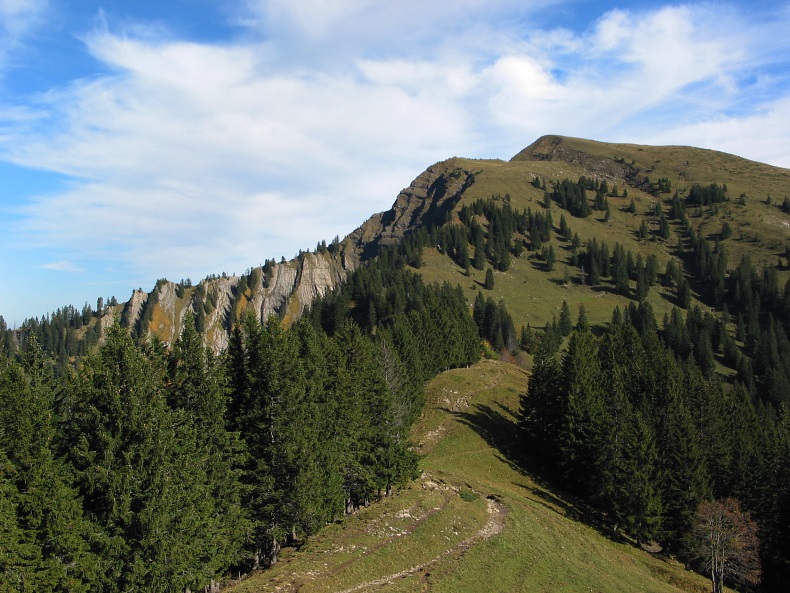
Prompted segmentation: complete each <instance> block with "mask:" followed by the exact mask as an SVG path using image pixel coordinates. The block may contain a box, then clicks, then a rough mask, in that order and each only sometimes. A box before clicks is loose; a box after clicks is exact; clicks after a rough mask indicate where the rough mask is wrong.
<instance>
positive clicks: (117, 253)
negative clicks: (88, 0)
mask: <svg viewBox="0 0 790 593" xmlns="http://www.w3.org/2000/svg"><path fill="white" fill-rule="evenodd" d="M535 6H536V5H535V4H533V5H530V6H527V8H523V7H522V6H521V4H520V3H517V2H515V1H511V0H501V1H500V2H497V3H495V4H492V5H489V3H487V2H483V0H467V1H465V2H463V3H422V2H419V3H418V2H417V1H416V0H408V1H407V2H405V3H391V2H386V3H385V2H374V1H372V0H371V1H359V2H322V1H318V0H314V1H311V2H285V1H284V0H283V1H279V0H278V1H272V2H266V3H257V4H256V5H255V10H254V11H250V13H248V14H251V15H252V16H253V17H254V19H253V22H250V23H248V25H249V26H250V27H253V26H257V27H259V28H260V29H261V30H262V31H263V32H264V34H262V35H261V36H260V37H257V36H253V37H252V39H250V37H248V36H245V37H244V38H243V39H241V40H236V41H233V42H227V43H224V44H208V43H204V44H199V43H194V42H188V41H182V40H178V39H170V38H165V37H163V36H161V35H157V34H156V31H152V30H147V31H146V32H145V34H138V35H134V34H126V35H120V34H115V33H113V32H112V31H111V28H112V27H111V26H110V25H108V26H104V25H102V26H100V27H99V28H98V29H97V31H96V32H95V33H94V34H92V35H89V36H87V37H86V38H85V39H86V44H87V45H86V47H87V48H88V50H89V51H90V52H91V54H92V55H93V56H94V57H95V58H96V60H97V61H98V62H100V63H101V64H102V66H103V67H104V68H105V69H107V70H109V71H110V73H109V74H104V75H101V76H96V77H93V78H90V79H84V80H76V81H74V82H73V83H72V84H70V85H68V86H66V87H63V88H58V89H53V90H51V91H50V92H47V93H45V94H42V95H41V96H39V97H38V98H37V99H36V101H35V102H34V103H33V104H31V105H30V106H27V107H24V108H20V107H15V106H6V107H4V108H2V109H0V158H3V159H5V160H10V161H12V162H15V163H17V164H20V165H25V166H30V167H36V168H42V169H47V170H51V171H55V172H59V173H63V174H66V175H70V176H73V177H74V178H75V179H74V181H73V183H72V185H71V186H70V187H69V188H68V189H67V190H66V191H64V192H62V193H60V194H55V195H50V196H47V197H42V198H39V199H36V200H33V201H31V202H30V203H29V204H28V206H27V207H26V208H25V209H24V211H23V213H24V215H25V220H24V226H20V227H17V228H16V233H17V236H18V238H24V239H25V241H28V242H30V243H31V244H32V245H34V246H36V247H42V248H43V247H50V248H51V249H53V250H57V251H58V252H63V253H68V254H69V256H70V257H71V256H72V255H73V257H72V259H73V260H75V261H84V260H85V259H86V258H89V257H98V258H100V259H103V260H105V261H108V262H116V263H117V262H120V263H123V264H124V265H129V266H131V267H132V268H133V269H134V270H135V271H136V272H137V273H138V274H139V275H147V276H148V277H149V278H156V277H159V276H162V275H167V276H170V277H173V278H179V277H185V276H188V275H191V276H193V277H197V276H200V275H202V274H206V273H212V272H218V271H221V270H226V271H231V272H232V271H241V270H242V269H244V268H245V267H246V266H248V265H253V264H257V263H259V262H261V261H262V260H263V259H265V258H268V257H278V256H279V255H285V256H286V257H290V256H292V255H293V254H294V253H295V252H296V250H297V249H298V248H309V247H312V246H314V245H315V243H316V242H317V241H319V240H321V239H327V240H330V239H331V238H332V237H333V236H334V235H335V234H339V235H341V236H342V235H344V234H345V233H347V232H350V231H351V230H353V229H354V228H355V227H356V226H357V225H359V224H360V223H362V222H363V221H364V219H365V218H367V217H368V216H369V215H370V214H372V213H374V212H376V211H380V210H383V209H385V208H387V207H389V205H390V204H391V203H392V201H393V200H394V198H395V196H396V194H397V192H398V191H399V190H400V189H401V188H402V187H403V186H405V185H407V184H408V183H409V182H410V181H411V179H412V178H413V177H415V176H416V175H417V174H419V173H420V172H421V171H422V170H423V169H424V168H425V167H426V166H427V165H429V164H431V163H433V162H435V161H437V160H440V159H443V158H447V157H449V156H451V155H460V156H472V157H476V156H497V157H508V156H510V155H512V154H515V152H517V151H518V150H520V149H521V148H523V147H524V146H526V145H527V144H529V143H530V142H532V141H533V140H534V139H535V138H536V137H537V136H539V135H541V134H544V133H560V134H568V135H575V136H585V137H591V138H596V139H601V140H626V141H632V142H652V141H658V142H660V143H673V144H677V143H684V144H695V145H703V146H708V147H710V148H719V149H725V150H731V151H732V152H735V153H737V154H745V153H744V151H743V150H739V147H743V146H748V147H749V153H748V154H747V156H751V157H752V158H763V156H762V155H765V156H764V158H765V160H768V161H769V162H775V163H782V164H785V165H787V164H788V163H790V152H788V148H787V142H786V139H787V137H788V136H789V135H790V117H788V112H789V111H790V109H788V99H786V97H787V93H786V90H785V89H783V88H782V84H784V81H783V80H782V75H783V73H782V72H780V73H779V74H777V73H774V72H772V71H771V69H770V68H769V66H770V64H771V63H773V62H775V61H777V60H780V61H781V60H783V59H786V58H784V57H783V56H784V55H787V53H786V52H785V53H784V54H782V52H780V51H779V49H785V50H786V49H787V47H786V46H787V42H786V41H784V39H785V38H784V37H783V36H779V37H778V38H771V40H770V41H767V42H766V43H760V37H761V35H762V30H761V28H760V27H762V26H763V25H764V24H765V23H764V22H761V23H757V24H753V23H751V22H750V21H749V20H748V18H747V16H748V15H743V14H740V15H737V14H736V15H734V16H733V14H732V13H726V12H721V10H720V9H719V8H718V7H715V6H712V5H703V6H697V7H693V6H680V7H667V8H661V9H658V10H652V11H640V12H634V11H626V10H616V11H612V12H609V13H607V14H605V15H602V16H601V17H600V18H599V19H598V20H597V21H596V22H594V23H591V24H590V26H589V28H588V29H586V30H582V31H575V32H574V31H572V30H571V29H569V28H551V29H540V28H536V27H535V26H528V21H525V20H520V19H519V18H516V17H518V16H519V15H523V14H525V11H528V10H532V9H534V8H535ZM783 14H784V16H783V17H781V18H779V17H777V18H776V19H775V20H776V21H778V22H776V23H773V24H772V25H771V26H772V27H773V28H772V29H771V31H779V30H781V29H782V26H783V25H786V24H787V19H788V14H786V13H783ZM504 16H509V17H513V18H509V19H504ZM736 17H737V18H736ZM489 19H490V20H489ZM782 19H784V20H782ZM505 20H507V24H503V23H504V21H505ZM525 23H526V24H525ZM758 25H759V26H758ZM388 44H391V47H390V46H389V45H388ZM421 44H422V45H421ZM752 72H756V74H757V75H756V76H754V77H752V78H753V79H751V78H750V76H749V74H750V73H752ZM747 79H748V81H747V82H744V81H745V80H747ZM745 84H748V85H749V86H748V89H749V91H748V93H749V94H748V95H747V94H745V91H744V88H746V87H744V85H745ZM753 92H756V94H752V93H753ZM777 92H780V95H779V97H778V98H777V97H774V96H772V95H776V93H777ZM752 97H757V100H756V104H755V105H751V104H750V100H751V98H752ZM19 116H22V117H19ZM750 130H751V131H752V133H751V134H750V133H749V131H750ZM754 130H758V131H760V133H761V136H762V138H763V141H762V143H761V144H762V146H758V143H757V142H756V141H753V142H752V141H751V140H750V138H755V137H756V135H755V134H754V133H753V132H754ZM739 142H740V143H739ZM730 147H731V148H730ZM751 151H754V152H751ZM56 257H59V256H56ZM51 259H53V260H54V259H56V258H55V257H53V258H51ZM65 261H66V260H64V262H65ZM69 261H71V260H69ZM58 263H63V262H59V261H58Z"/></svg>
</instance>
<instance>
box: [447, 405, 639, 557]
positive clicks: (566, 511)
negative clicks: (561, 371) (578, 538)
mask: <svg viewBox="0 0 790 593" xmlns="http://www.w3.org/2000/svg"><path fill="white" fill-rule="evenodd" d="M495 405H496V407H497V408H499V409H495V408H493V407H491V406H488V405H482V404H476V405H475V406H474V408H473V411H468V412H457V411H452V410H447V409H445V411H446V412H447V413H449V414H452V415H453V416H455V417H456V418H458V419H459V420H460V421H461V422H462V423H463V424H465V425H466V426H468V427H469V428H471V429H472V430H474V431H475V432H476V433H477V434H479V435H480V436H481V437H482V438H483V439H484V440H485V441H486V443H488V445H490V446H491V447H493V448H494V449H496V450H497V451H498V452H499V455H498V458H499V459H501V460H502V461H503V462H504V463H506V464H507V465H508V466H509V467H510V468H511V469H513V470H514V471H516V472H518V473H519V474H521V475H523V476H525V477H529V478H530V480H531V481H532V482H534V483H535V484H536V486H530V485H528V484H525V483H522V484H517V483H515V482H514V484H515V485H517V486H520V487H521V488H524V489H525V490H526V491H527V492H528V493H529V494H528V498H529V499H530V500H532V501H533V502H536V503H538V504H540V505H541V506H543V507H545V508H547V509H549V510H551V511H554V512H555V513H558V514H560V515H563V516H566V517H568V518H570V519H572V520H574V521H578V522H580V523H584V524H585V525H588V526H590V527H592V528H594V529H595V530H596V531H598V532H599V533H600V534H601V535H603V536H604V537H606V538H608V539H610V540H612V541H615V542H618V543H624V542H627V541H629V540H627V539H626V538H625V537H624V536H623V535H622V534H620V533H619V532H616V531H614V530H612V529H611V527H610V526H609V525H608V524H607V523H606V521H604V518H603V517H602V516H601V513H600V512H599V511H597V510H596V509H594V508H593V507H591V506H590V505H589V504H587V503H586V502H584V501H582V500H580V499H578V498H576V497H574V496H571V495H569V494H566V493H564V492H561V491H560V488H559V486H557V485H555V484H554V483H553V482H552V481H551V480H550V479H549V478H547V477H546V476H545V474H546V471H545V468H542V467H540V466H539V464H538V463H537V462H536V460H534V459H530V457H529V456H528V455H527V454H525V452H524V451H523V447H522V445H521V441H520V438H519V428H518V425H517V424H516V422H514V421H513V420H511V417H512V416H513V411H512V410H511V409H509V408H507V407H506V406H503V405H502V404H500V403H496V404H495ZM554 492H559V495H556V494H554Z"/></svg>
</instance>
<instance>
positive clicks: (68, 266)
mask: <svg viewBox="0 0 790 593" xmlns="http://www.w3.org/2000/svg"><path fill="white" fill-rule="evenodd" d="M37 267H39V268H41V269H42V270H53V271H55V272H69V273H72V274H81V273H83V272H85V269H84V268H81V267H79V266H78V265H76V264H75V263H74V262H70V261H65V260H64V261H55V262H50V263H47V264H41V265H40V266H37Z"/></svg>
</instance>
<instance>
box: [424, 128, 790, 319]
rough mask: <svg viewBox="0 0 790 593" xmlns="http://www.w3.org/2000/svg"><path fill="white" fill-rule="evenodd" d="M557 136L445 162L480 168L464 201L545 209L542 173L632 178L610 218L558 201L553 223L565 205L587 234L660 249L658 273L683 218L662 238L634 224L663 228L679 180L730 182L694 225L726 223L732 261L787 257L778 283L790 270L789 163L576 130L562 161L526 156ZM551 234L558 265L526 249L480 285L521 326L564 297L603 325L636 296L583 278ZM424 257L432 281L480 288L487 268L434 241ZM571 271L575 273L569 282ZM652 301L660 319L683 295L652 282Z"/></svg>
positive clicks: (621, 183) (471, 292)
mask: <svg viewBox="0 0 790 593" xmlns="http://www.w3.org/2000/svg"><path fill="white" fill-rule="evenodd" d="M550 143H551V141H550V139H541V140H540V141H538V142H537V143H536V144H535V145H533V147H530V149H525V154H522V155H519V156H517V157H516V158H515V159H514V160H511V161H508V162H505V161H495V160H469V159H458V158H455V159H450V160H449V161H446V163H444V165H445V166H446V168H447V170H448V171H453V170H456V169H459V168H460V169H464V170H467V171H472V172H474V174H475V182H474V183H473V184H472V185H471V186H470V187H469V188H468V189H467V190H466V191H465V192H464V194H463V197H462V199H461V202H460V203H459V205H458V208H460V207H461V206H463V205H464V204H471V203H472V202H474V201H475V200H477V199H481V198H482V199H489V198H490V197H492V196H501V197H504V196H505V194H509V195H510V198H511V204H512V205H513V207H515V208H518V209H526V208H532V209H533V211H535V210H538V209H541V208H542V202H543V191H542V190H540V189H536V188H534V187H533V186H532V185H531V183H532V179H533V178H534V177H535V176H538V177H541V178H542V179H545V180H546V181H547V182H551V181H552V180H555V179H556V180H562V179H564V178H569V179H572V180H576V179H578V177H580V176H581V175H586V176H587V177H597V178H599V179H606V180H607V182H608V184H609V186H610V188H612V186H613V185H614V184H617V186H618V190H619V192H620V194H622V192H623V190H624V189H626V187H627V189H628V192H629V197H628V198H622V197H619V198H615V197H609V203H610V206H611V219H610V220H609V221H608V222H604V220H603V218H604V217H603V213H601V212H593V214H592V215H591V216H590V217H588V218H586V219H579V218H574V217H573V216H571V215H570V214H569V213H568V212H563V211H562V210H560V209H559V207H558V206H557V205H556V204H552V205H551V212H552V216H553V220H554V226H555V230H556V229H557V228H558V226H559V220H560V215H562V214H564V215H565V217H566V219H567V221H568V224H569V225H570V227H571V229H572V231H573V232H575V233H578V234H579V237H580V239H581V241H582V243H584V242H586V241H588V240H590V239H592V238H596V239H597V240H598V241H605V242H606V243H607V244H608V245H609V246H610V248H612V247H614V245H615V243H620V244H622V245H624V246H625V247H626V249H628V250H630V251H632V252H633V253H634V256H636V255H637V254H639V253H641V254H642V256H643V258H647V256H648V255H650V254H653V255H655V256H656V257H657V258H658V260H659V270H660V272H663V271H664V269H665V267H666V263H667V261H668V260H669V259H670V257H676V256H677V253H676V245H677V241H678V237H679V236H680V235H681V234H682V229H681V228H680V225H679V223H677V222H675V221H672V222H670V227H671V232H672V236H671V237H670V239H669V240H668V241H664V240H661V239H658V238H657V237H655V235H651V238H650V239H648V240H641V241H640V240H638V239H637V236H636V232H637V230H638V228H639V226H640V224H641V223H642V221H643V220H647V222H648V226H649V227H650V228H651V229H652V230H657V220H656V219H655V217H653V216H652V214H651V213H652V209H653V207H654V205H655V204H656V202H658V201H660V202H661V203H662V207H663V210H664V212H665V213H667V214H668V213H669V210H670V205H671V198H672V193H674V190H675V189H679V190H681V194H683V193H684V191H685V190H687V189H688V187H690V186H691V184H693V183H700V184H704V185H707V184H710V183H714V182H715V183H718V184H720V185H721V184H726V185H727V187H728V195H729V196H730V198H731V201H730V202H728V203H725V204H720V205H719V206H718V213H715V214H714V213H712V212H711V209H710V208H705V209H702V210H700V209H698V208H690V209H689V211H688V215H689V218H690V220H691V223H692V224H693V225H694V227H695V230H696V231H697V232H698V233H701V234H702V235H703V236H705V237H708V238H710V239H712V238H714V237H715V236H716V235H717V234H718V233H719V232H720V231H721V228H722V224H723V223H724V222H725V221H726V222H728V223H729V224H730V226H731V228H732V230H733V234H732V237H731V238H729V239H727V240H724V241H722V242H721V245H722V246H723V248H724V249H725V251H726V253H727V258H728V262H729V268H730V269H732V268H734V267H735V266H737V265H738V263H739V262H740V260H741V257H742V256H743V255H745V254H749V255H750V257H751V258H752V262H753V263H754V264H756V265H758V266H763V265H769V266H775V265H776V264H777V263H778V262H780V261H781V262H782V266H781V268H780V272H779V276H780V278H779V281H780V286H783V285H784V283H785V282H786V281H787V280H788V278H790V272H788V269H790V262H788V261H787V258H786V257H785V254H784V252H785V245H786V244H790V215H788V214H785V213H783V212H782V211H781V210H780V209H779V208H778V204H781V202H782V201H783V200H784V196H786V195H790V171H788V170H787V169H780V168H777V167H772V166H769V165H764V164H761V163H756V162H753V161H748V160H745V159H742V158H739V157H736V156H732V155H728V154H724V153H719V152H715V151H710V150H703V149H696V148H689V147H676V146H659V147H649V146H635V145H627V144H609V143H601V142H593V141H589V140H580V139H573V138H563V139H561V141H560V142H559V144H557V145H556V146H555V147H554V148H555V149H556V147H557V146H559V147H560V148H561V150H562V151H563V152H562V154H561V155H560V156H558V157H557V158H558V159H560V160H529V159H530V158H531V157H530V156H529V155H530V154H531V152H532V151H534V150H537V151H538V152H540V151H543V152H547V151H548V150H550V148H551V147H549V148H547V146H548V145H549V144H550ZM563 159H564V160H563ZM618 161H622V162H624V163H627V164H628V165H629V166H631V167H636V168H638V169H640V173H639V175H641V176H644V175H648V176H649V177H650V178H651V179H652V180H654V181H655V180H657V179H659V178H661V177H667V178H668V179H670V180H671V182H672V193H667V194H662V195H660V196H658V197H656V196H653V195H651V194H648V193H644V192H642V191H640V190H639V189H636V188H634V187H633V186H627V184H626V181H625V179H624V178H623V177H622V175H623V174H624V165H623V164H622V163H620V162H618ZM631 163H633V165H631ZM618 175H619V176H620V177H618ZM741 193H745V194H746V196H747V197H746V204H745V205H739V204H738V203H737V199H738V196H740V194H741ZM768 195H771V196H772V199H773V202H774V203H773V205H770V206H769V205H767V204H766V203H765V199H766V198H767V196H768ZM588 197H589V198H590V199H591V200H592V197H593V195H592V192H588ZM631 198H633V199H634V201H635V203H636V207H637V212H636V213H635V214H631V213H628V212H625V211H624V210H625V208H626V207H627V205H628V203H629V202H630V200H631ZM551 243H552V244H553V246H554V250H555V252H556V254H557V264H556V267H555V270H554V271H553V272H546V271H544V268H543V263H542V262H541V261H540V260H539V258H537V256H536V254H534V253H530V252H528V251H525V252H524V253H523V254H522V255H521V257H520V258H518V259H516V258H513V259H512V265H511V267H510V269H509V270H507V271H506V272H495V276H494V277H495V286H494V289H493V290H492V291H485V290H483V294H484V296H486V297H488V296H491V297H492V298H494V299H495V300H499V299H504V300H505V302H506V303H507V306H508V310H509V311H510V313H511V314H512V316H513V319H514V321H515V323H516V326H517V327H518V326H521V325H523V324H526V323H529V324H530V325H531V326H532V327H533V328H534V327H543V326H544V325H545V324H546V323H547V322H548V321H550V320H551V317H552V315H559V311H560V306H561V304H562V301H563V300H566V301H568V304H569V306H570V308H571V312H572V314H573V315H574V317H575V314H576V311H577V310H578V306H579V304H580V303H584V306H585V308H586V311H587V315H588V318H589V320H590V322H591V323H592V324H599V325H600V324H604V323H607V322H608V321H609V320H610V318H611V312H612V310H613V309H614V307H615V306H616V305H617V306H620V308H621V309H623V308H624V307H625V306H627V305H628V303H629V302H631V301H630V300H629V299H627V298H625V297H622V296H619V295H616V294H614V293H613V291H612V290H610V289H611V285H610V284H609V283H607V282H604V283H603V284H602V286H601V287H595V288H590V287H587V286H583V285H580V284H579V283H578V279H579V270H578V269H577V268H574V267H571V266H570V265H569V259H570V252H569V246H568V244H567V243H566V242H564V241H562V240H560V239H558V238H557V237H556V235H555V236H554V237H553V238H552V242H551ZM423 260H424V264H423V266H422V267H421V268H420V270H419V272H420V274H422V276H423V277H424V278H425V279H426V280H427V281H429V282H433V281H439V282H443V281H448V282H450V283H452V284H459V285H460V286H462V287H463V288H464V290H465V292H466V295H467V298H468V299H469V301H470V302H472V301H473V300H474V297H475V292H476V291H477V290H482V285H483V280H484V277H485V270H482V271H478V270H474V269H472V270H471V276H470V277H466V276H464V275H463V271H462V270H461V269H460V268H459V267H458V266H456V265H454V264H453V262H452V261H451V260H450V259H449V258H448V257H446V256H443V255H441V254H439V253H438V252H436V250H432V249H426V250H425V252H424V257H423ZM566 269H567V272H566ZM568 277H570V279H571V282H566V280H567V278H568ZM633 285H634V283H633V282H632V286H633ZM695 296H696V295H695ZM648 302H650V304H651V305H652V307H653V310H654V312H655V315H656V319H657V321H658V322H659V324H660V323H661V320H662V318H663V315H664V313H666V312H668V311H670V310H671V309H672V307H673V306H675V305H676V304H678V301H677V297H676V295H675V294H674V293H673V291H668V290H664V289H662V288H661V287H660V286H655V287H653V288H651V290H650V294H649V297H648ZM694 304H697V305H701V306H702V309H703V310H707V309H708V308H707V307H706V306H704V304H703V303H701V302H700V301H698V300H696V299H694Z"/></svg>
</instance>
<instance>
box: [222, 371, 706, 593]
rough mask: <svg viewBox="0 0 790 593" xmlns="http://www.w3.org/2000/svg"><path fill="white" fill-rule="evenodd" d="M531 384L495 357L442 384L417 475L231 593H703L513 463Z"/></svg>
mask: <svg viewBox="0 0 790 593" xmlns="http://www.w3.org/2000/svg"><path fill="white" fill-rule="evenodd" d="M526 382H527V375H526V373H525V372H524V371H523V370H521V369H519V368H518V367H515V366H513V365H508V364H505V363H500V362H493V361H485V362H482V363H480V364H478V365H476V366H475V367H472V368H470V369H456V370H453V371H448V372H446V373H443V374H442V375H440V376H438V377H437V378H436V379H434V380H433V381H432V382H431V383H430V384H429V385H428V389H427V396H428V404H427V405H426V408H425V411H424V413H423V415H422V417H421V419H420V421H419V422H418V424H417V425H416V426H415V429H414V432H413V440H414V442H415V443H417V446H418V450H419V451H420V452H421V453H422V454H423V455H424V457H423V459H422V461H421V468H422V470H423V474H422V477H421V478H420V479H419V480H417V481H415V482H414V483H413V484H411V485H410V486H409V487H408V488H405V489H402V490H400V491H398V492H397V493H396V494H395V495H394V496H392V497H390V498H387V499H384V500H383V501H382V502H378V503H375V504H373V505H372V506H371V507H369V508H367V509H363V510H362V511H361V512H359V513H358V514H357V515H355V516H350V517H347V518H346V519H345V520H344V521H343V522H342V523H338V524H334V525H330V526H328V527H327V528H325V529H324V530H322V531H321V532H320V533H319V534H318V535H317V536H315V537H314V538H311V539H310V540H309V542H307V544H306V545H304V546H303V547H302V549H301V550H299V551H293V550H292V551H289V553H288V554H286V555H284V556H283V560H282V561H281V562H279V563H278V564H276V565H275V566H274V567H273V568H272V569H270V570H267V571H265V572H263V573H261V574H259V575H256V576H254V577H252V578H250V579H248V580H246V581H244V582H242V583H241V584H239V585H237V586H236V587H233V588H231V589H230V590H231V591H233V592H234V593H241V592H246V593H257V592H263V591H281V592H283V593H285V592H289V591H300V592H302V593H309V592H314V591H316V592H317V591H321V592H340V591H343V592H351V591H374V590H379V589H380V588H382V587H383V586H386V589H387V590H388V591H403V592H407V591H435V592H444V591H447V592H451V591H456V592H460V591H463V592H468V593H474V592H478V591H479V592H503V593H505V592H507V593H516V592H519V591H524V592H527V591H530V592H534V591H547V592H548V591H552V592H553V591H579V592H581V591H655V592H672V591H695V592H699V593H703V592H704V591H707V590H708V588H709V585H708V583H707V581H706V580H705V579H704V578H702V577H700V576H698V575H695V574H693V573H690V572H687V571H685V570H684V569H683V567H682V566H681V565H679V564H678V563H676V562H674V561H672V560H668V559H665V558H662V557H660V556H654V555H651V554H649V553H647V552H645V551H643V550H641V549H639V548H637V547H635V546H633V545H631V544H630V543H629V542H625V541H621V540H618V539H616V538H613V537H611V536H608V535H607V534H605V533H602V532H600V531H598V530H597V529H596V528H595V527H593V526H591V524H590V521H589V519H590V518H591V516H589V515H587V513H586V510H585V509H584V508H580V507H578V506H575V505H574V503H573V501H570V500H568V499H566V498H563V496H562V495H561V494H559V493H557V492H553V491H552V490H550V489H548V488H546V487H545V486H543V485H541V484H540V483H538V482H537V481H536V480H535V479H534V478H533V477H532V476H531V475H529V474H528V473H525V472H524V471H522V470H521V469H520V468H519V467H518V466H517V465H516V464H515V463H513V461H512V458H513V455H512V452H511V451H510V449H509V447H511V446H512V444H513V430H514V424H513V421H514V417H513V415H514V412H515V410H517V409H518V395H519V393H520V392H521V391H522V390H525V389H526Z"/></svg>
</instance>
